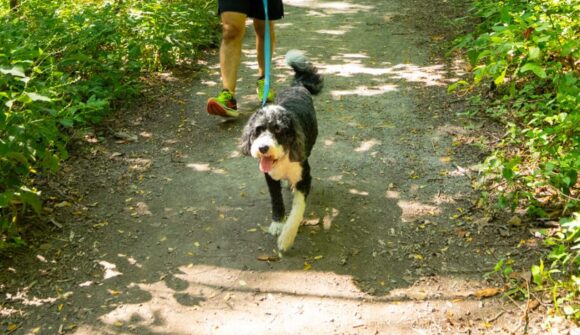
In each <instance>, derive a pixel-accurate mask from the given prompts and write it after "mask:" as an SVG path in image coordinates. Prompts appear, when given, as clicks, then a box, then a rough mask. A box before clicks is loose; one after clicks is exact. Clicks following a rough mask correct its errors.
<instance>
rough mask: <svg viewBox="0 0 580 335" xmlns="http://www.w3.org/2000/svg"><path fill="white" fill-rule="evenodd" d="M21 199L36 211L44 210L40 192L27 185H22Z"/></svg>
mask: <svg viewBox="0 0 580 335" xmlns="http://www.w3.org/2000/svg"><path fill="white" fill-rule="evenodd" d="M19 193H20V194H19V195H20V200H21V201H22V202H24V203H26V204H28V205H30V206H31V207H32V209H34V211H35V212H36V213H38V214H40V211H41V210H42V203H41V201H40V197H39V196H38V192H34V191H32V190H31V189H29V188H28V187H26V186H22V187H21V188H20V192H19Z"/></svg>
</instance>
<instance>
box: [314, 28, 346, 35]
mask: <svg viewBox="0 0 580 335" xmlns="http://www.w3.org/2000/svg"><path fill="white" fill-rule="evenodd" d="M345 28H348V27H345ZM316 32H317V33H318V34H323V35H333V36H341V35H344V34H346V33H347V32H348V30H317V31H316Z"/></svg>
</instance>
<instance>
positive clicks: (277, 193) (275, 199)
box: [264, 173, 285, 236]
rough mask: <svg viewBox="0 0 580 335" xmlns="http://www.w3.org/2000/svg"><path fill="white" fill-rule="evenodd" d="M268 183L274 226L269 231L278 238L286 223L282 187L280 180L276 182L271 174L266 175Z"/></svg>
mask: <svg viewBox="0 0 580 335" xmlns="http://www.w3.org/2000/svg"><path fill="white" fill-rule="evenodd" d="M264 175H265V176H266V183H267V184H268V191H269V192H270V200H271V201H272V224H271V225H270V229H268V231H269V232H270V234H272V235H274V236H277V235H280V233H281V232H282V228H283V227H284V223H283V222H282V219H283V218H284V211H285V209H284V198H282V185H281V183H280V181H279V180H274V179H272V177H270V175H269V174H267V173H265V174H264Z"/></svg>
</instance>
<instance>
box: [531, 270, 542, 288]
mask: <svg viewBox="0 0 580 335" xmlns="http://www.w3.org/2000/svg"><path fill="white" fill-rule="evenodd" d="M532 279H533V280H534V283H536V285H538V286H542V272H541V269H540V267H539V266H538V265H532Z"/></svg>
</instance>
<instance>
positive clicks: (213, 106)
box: [207, 100, 240, 117]
mask: <svg viewBox="0 0 580 335" xmlns="http://www.w3.org/2000/svg"><path fill="white" fill-rule="evenodd" d="M207 112H208V114H211V115H217V116H221V117H238V116H239V115H240V113H239V112H238V111H237V110H235V109H231V108H227V107H224V106H222V105H220V104H219V103H217V102H215V101H213V100H210V101H208V102H207Z"/></svg>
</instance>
